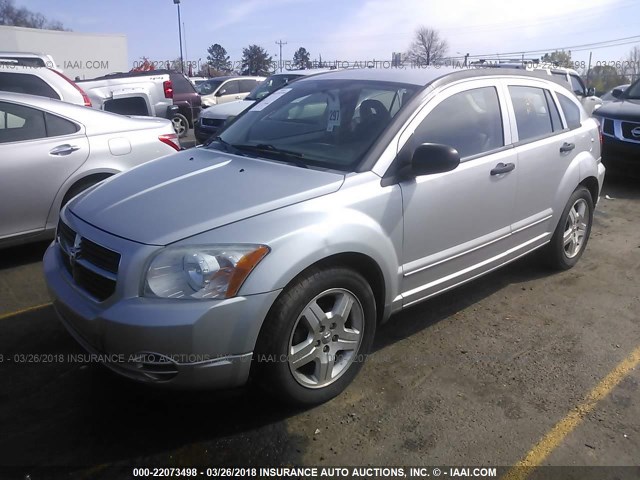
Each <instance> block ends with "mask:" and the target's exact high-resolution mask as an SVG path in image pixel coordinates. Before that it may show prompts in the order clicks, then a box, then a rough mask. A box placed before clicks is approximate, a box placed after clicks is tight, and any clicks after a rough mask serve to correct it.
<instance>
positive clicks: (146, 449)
mask: <svg viewBox="0 0 640 480" xmlns="http://www.w3.org/2000/svg"><path fill="white" fill-rule="evenodd" d="M638 182H639V181H638V179H637V178H630V177H627V176H618V177H613V176H610V177H609V178H608V179H607V181H606V183H605V187H604V190H603V193H602V197H601V200H600V203H599V205H598V208H597V211H596V215H595V220H594V227H593V232H592V237H591V240H590V242H589V245H588V248H587V251H586V253H585V255H584V257H583V259H582V260H581V261H580V262H579V263H578V265H577V266H576V267H575V268H574V269H572V270H569V271H567V272H564V273H551V272H549V271H547V270H546V269H544V268H543V267H541V266H540V265H539V262H538V261H537V258H536V257H535V256H530V257H528V258H525V259H523V260H520V261H518V262H517V263H514V264H511V265H510V266H508V267H506V268H505V269H502V270H499V271H496V272H494V273H492V274H490V275H488V276H486V277H484V278H482V279H480V280H477V281H474V282H472V283H470V284H467V285H466V286H464V287H462V288H459V289H457V290H454V291H451V292H449V293H446V294H444V295H442V296H440V297H437V298H435V299H432V300H430V301H427V302H426V303H423V304H420V305H419V306H416V307H414V308H411V309H409V310H408V311H406V312H404V313H402V314H400V315H398V316H396V317H393V318H392V319H391V321H390V322H389V323H387V324H386V325H385V326H384V327H382V328H381V329H380V330H379V332H378V335H377V337H376V343H375V347H374V351H373V353H372V355H371V356H370V357H369V359H368V361H367V363H366V365H365V367H364V369H363V371H362V372H361V374H360V375H359V376H358V378H357V379H356V381H355V383H354V384H353V385H351V386H350V387H349V388H348V389H347V391H346V392H345V393H343V394H342V395H340V396H339V397H337V398H336V399H334V400H332V401H330V402H328V403H326V404H324V405H321V406H319V407H317V408H314V409H311V410H303V411H300V410H292V409H290V408H287V407H283V406H281V405H277V404H274V403H273V402H270V401H269V400H267V399H265V397H264V396H263V395H261V394H257V393H255V392H253V391H252V390H251V389H248V390H242V391H235V392H225V393H220V392H189V393H185V392H168V391H163V390H156V389H151V388H148V387H145V386H140V385H137V384H134V383H131V382H129V381H128V380H125V379H122V378H119V377H116V376H114V375H112V374H111V373H110V372H108V371H106V370H105V369H103V368H102V367H101V366H99V365H96V364H86V363H82V362H69V361H62V362H57V361H53V362H47V363H42V362H39V361H38V358H37V357H35V356H33V354H62V357H64V358H69V357H68V356H67V354H71V353H82V351H81V349H80V347H79V346H78V345H77V344H76V342H75V341H74V340H73V339H72V338H71V337H70V336H69V335H68V334H67V332H66V331H65V330H64V328H63V327H62V326H61V324H60V323H59V322H58V321H57V319H56V318H55V314H54V312H53V309H52V307H51V306H50V304H49V303H48V302H49V298H48V295H47V292H46V287H45V284H44V280H43V276H42V264H41V257H42V255H43V253H44V250H45V248H46V244H35V245H28V246H24V247H18V248H11V249H8V250H4V251H3V252H2V254H1V255H0V354H2V359H3V361H2V362H1V363H0V372H1V373H0V375H1V378H2V379H3V388H2V389H1V390H0V392H1V393H0V424H1V425H2V426H3V428H2V431H3V435H2V436H1V437H0V464H1V465H5V466H6V465H15V466H22V467H24V472H25V473H27V472H28V471H29V468H30V467H34V466H43V465H61V466H62V465H66V466H69V465H70V466H73V467H74V468H77V469H78V470H79V471H82V472H86V478H100V472H102V471H105V467H107V466H110V465H119V464H123V465H131V464H137V465H165V466H171V465H194V464H196V465H243V466H247V465H321V466H322V465H457V464H458V465H494V466H495V465H513V464H516V463H517V462H518V461H520V460H522V459H525V458H527V459H529V461H530V462H533V463H534V464H535V463H539V464H543V465H545V464H551V465H609V466H610V465H637V464H638V460H639V455H640V453H639V452H640V420H639V419H640V403H639V402H638V401H637V396H638V392H639V389H638V386H639V385H640V370H638V368H634V367H637V364H638V362H639V361H640V350H638V347H639V346H640V322H639V316H638V312H640V291H639V290H638V284H639V282H640V278H639V275H640V274H639V272H640V183H638ZM49 358H50V357H49ZM81 478H82V477H81Z"/></svg>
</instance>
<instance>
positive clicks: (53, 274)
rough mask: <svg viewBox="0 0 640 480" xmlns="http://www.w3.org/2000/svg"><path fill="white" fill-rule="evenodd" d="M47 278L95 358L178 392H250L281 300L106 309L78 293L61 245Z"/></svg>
mask: <svg viewBox="0 0 640 480" xmlns="http://www.w3.org/2000/svg"><path fill="white" fill-rule="evenodd" d="M44 273H45V278H46V282H47V286H48V289H49V293H50V295H51V297H52V299H53V304H54V307H55V310H56V312H57V314H58V316H59V318H60V320H61V322H62V323H63V325H64V326H65V327H66V328H67V330H68V331H69V333H70V334H71V335H72V336H73V337H74V338H75V339H76V340H77V341H78V342H79V343H80V344H81V345H82V346H83V347H84V348H85V349H86V350H87V351H88V352H89V353H90V354H92V355H93V356H92V357H90V358H93V359H96V361H99V362H101V363H103V364H104V365H105V366H107V367H109V368H110V369H111V370H113V371H115V372H116V373H119V374H121V375H124V376H126V377H129V378H131V379H134V380H137V381H141V382H147V383H157V384H162V385H166V386H171V387H176V388H232V387H237V386H241V385H243V384H245V383H246V382H247V380H248V378H249V371H250V368H251V358H252V349H253V347H254V346H255V342H256V341H257V335H258V333H259V331H260V327H261V325H262V321H263V320H264V318H265V317H266V315H267V313H268V311H269V308H270V307H271V305H272V304H273V302H274V301H275V299H276V298H277V296H278V294H279V293H280V291H273V292H268V293H264V294H259V295H250V296H246V297H236V298H231V299H226V300H211V301H188V300H170V299H153V298H142V297H130V298H122V299H121V300H116V301H108V302H102V303H101V302H97V301H95V300H93V299H91V298H90V297H88V296H87V295H86V293H84V292H83V291H81V290H80V289H78V288H77V286H76V285H75V284H74V282H73V279H72V277H71V275H69V273H68V272H67V270H66V269H65V268H64V266H63V263H62V255H61V252H60V248H59V246H58V245H57V244H56V243H53V244H52V245H51V246H50V247H49V248H48V250H47V252H46V253H45V257H44Z"/></svg>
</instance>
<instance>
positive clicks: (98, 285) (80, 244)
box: [57, 220, 120, 302]
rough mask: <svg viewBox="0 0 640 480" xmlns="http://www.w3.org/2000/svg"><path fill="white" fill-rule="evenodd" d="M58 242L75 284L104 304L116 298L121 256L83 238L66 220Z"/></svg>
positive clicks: (60, 229)
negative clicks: (108, 299) (112, 297)
mask: <svg viewBox="0 0 640 480" xmlns="http://www.w3.org/2000/svg"><path fill="white" fill-rule="evenodd" d="M57 239H58V242H59V244H60V250H61V253H62V263H63V264H64V267H65V269H66V270H67V272H69V274H70V275H71V276H72V277H73V281H74V283H75V284H76V285H78V286H79V287H80V288H81V289H83V290H84V291H86V292H87V293H88V294H89V295H91V296H92V297H94V298H96V299H97V300H99V301H101V302H102V301H104V300H106V299H107V298H109V297H110V296H111V295H113V292H115V289H116V277H117V274H118V266H119V264H120V254H119V253H117V252H114V251H113V250H109V249H108V248H105V247H103V246H102V245H98V244H97V243H95V242H92V241H91V240H89V239H86V238H84V237H81V236H80V235H78V234H76V232H74V231H73V230H72V229H71V228H70V227H69V226H68V225H66V224H64V223H63V222H62V220H61V221H60V222H59V223H58V234H57ZM110 274H113V275H110Z"/></svg>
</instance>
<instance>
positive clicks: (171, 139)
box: [158, 82, 180, 151]
mask: <svg viewBox="0 0 640 480" xmlns="http://www.w3.org/2000/svg"><path fill="white" fill-rule="evenodd" d="M165 83H166V82H165ZM158 140H160V141H161V142H162V143H164V144H165V145H169V146H170V147H171V148H174V149H175V150H176V151H180V140H178V135H177V134H175V133H168V134H166V135H159V136H158Z"/></svg>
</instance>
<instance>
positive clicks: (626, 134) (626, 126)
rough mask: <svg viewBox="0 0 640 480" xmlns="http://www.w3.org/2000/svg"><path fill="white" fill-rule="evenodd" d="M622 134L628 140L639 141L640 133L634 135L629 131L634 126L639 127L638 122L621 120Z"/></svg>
mask: <svg viewBox="0 0 640 480" xmlns="http://www.w3.org/2000/svg"><path fill="white" fill-rule="evenodd" d="M621 126H622V136H623V137H624V138H628V139H629V140H637V141H639V142H640V135H638V136H635V135H633V133H631V131H632V130H633V129H635V128H638V129H640V123H632V122H622V125H621Z"/></svg>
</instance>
